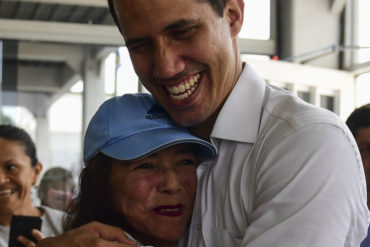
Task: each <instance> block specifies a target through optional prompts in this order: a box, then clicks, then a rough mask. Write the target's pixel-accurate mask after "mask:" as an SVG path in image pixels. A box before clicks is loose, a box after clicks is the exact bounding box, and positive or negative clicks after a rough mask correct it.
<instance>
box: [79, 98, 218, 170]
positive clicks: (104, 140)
mask: <svg viewBox="0 0 370 247" xmlns="http://www.w3.org/2000/svg"><path fill="white" fill-rule="evenodd" d="M180 143H191V144H195V145H196V150H197V152H198V153H199V154H200V155H201V156H202V157H203V158H206V159H208V158H212V157H213V156H214V155H215V154H216V149H215V147H214V146H213V145H212V144H210V143H209V142H207V141H204V140H202V139H200V138H198V137H196V136H194V135H192V134H191V133H190V132H189V131H188V130H187V129H186V128H182V127H179V126H177V125H176V124H175V123H174V122H173V121H172V120H171V118H170V117H169V116H168V114H167V113H166V112H165V110H164V109H163V108H162V107H161V106H160V105H159V103H158V102H157V101H156V100H155V99H154V98H153V97H152V96H151V95H150V94H144V93H138V94H125V95H123V96H119V97H114V98H111V99H109V100H107V101H105V102H104V103H103V104H102V105H101V106H100V108H99V110H98V111H97V112H96V113H95V115H94V116H93V118H92V119H91V121H90V123H89V126H88V128H87V130H86V134H85V141H84V162H85V165H87V162H88V161H89V160H90V159H91V158H92V157H94V156H95V155H97V154H98V153H99V152H101V153H103V154H105V155H107V156H109V157H112V158H114V159H118V160H126V161H130V160H136V159H141V158H144V157H146V156H148V155H150V154H152V153H155V152H157V151H159V150H161V149H164V148H167V147H169V146H172V145H175V144H180Z"/></svg>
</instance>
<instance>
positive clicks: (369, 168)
mask: <svg viewBox="0 0 370 247" xmlns="http://www.w3.org/2000/svg"><path fill="white" fill-rule="evenodd" d="M356 142H357V145H358V148H359V149H360V153H361V158H362V163H363V165H364V171H365V175H366V181H367V184H368V186H369V189H370V127H361V128H359V129H358V130H357V131H356Z"/></svg>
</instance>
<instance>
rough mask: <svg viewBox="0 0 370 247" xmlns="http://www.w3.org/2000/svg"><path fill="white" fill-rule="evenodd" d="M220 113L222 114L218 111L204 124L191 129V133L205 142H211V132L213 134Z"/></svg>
mask: <svg viewBox="0 0 370 247" xmlns="http://www.w3.org/2000/svg"><path fill="white" fill-rule="evenodd" d="M219 112H220V110H217V111H216V112H214V113H213V115H212V116H211V117H209V118H208V119H207V120H206V121H204V122H202V123H200V124H198V125H195V126H192V127H189V131H190V132H191V133H192V134H193V135H195V136H197V137H199V138H201V139H203V140H205V141H210V136H211V132H212V129H213V126H214V124H215V122H216V119H217V116H218V113H219Z"/></svg>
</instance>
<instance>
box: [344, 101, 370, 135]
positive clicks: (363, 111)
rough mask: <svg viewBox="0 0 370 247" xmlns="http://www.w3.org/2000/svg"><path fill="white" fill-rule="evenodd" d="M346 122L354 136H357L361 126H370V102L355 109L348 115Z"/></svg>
mask: <svg viewBox="0 0 370 247" xmlns="http://www.w3.org/2000/svg"><path fill="white" fill-rule="evenodd" d="M346 124H347V126H348V128H349V129H350V130H351V132H352V134H353V136H354V137H356V136H357V130H358V129H359V128H361V127H370V104H367V105H363V106H361V107H360V108H357V109H355V110H354V111H353V112H352V113H351V115H350V116H349V117H348V119H347V121H346Z"/></svg>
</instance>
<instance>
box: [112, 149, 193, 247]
mask: <svg viewBox="0 0 370 247" xmlns="http://www.w3.org/2000/svg"><path fill="white" fill-rule="evenodd" d="M196 166H197V159H196V156H195V155H194V153H193V152H192V151H191V149H190V147H189V146H188V145H186V144H178V145H175V146H172V147H169V148H166V149H164V150H161V151H159V152H157V153H155V154H153V155H151V156H149V157H147V158H144V159H141V160H138V161H136V162H124V161H118V160H114V161H113V165H112V172H111V180H110V181H111V186H112V192H113V194H112V200H113V202H114V204H115V207H116V210H117V211H118V213H120V214H122V215H123V217H124V220H125V222H126V223H127V224H128V225H127V227H128V228H127V229H128V231H129V232H130V233H131V234H132V235H133V236H134V237H135V238H137V239H139V240H141V241H143V242H144V243H151V244H155V245H158V246H164V245H165V244H166V243H168V244H172V243H174V242H176V241H177V240H179V238H180V237H181V236H182V234H183V233H184V231H185V230H186V227H187V226H188V224H189V222H190V219H191V214H192V209H193V202H194V197H195V192H196V186H197V177H196Z"/></svg>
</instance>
